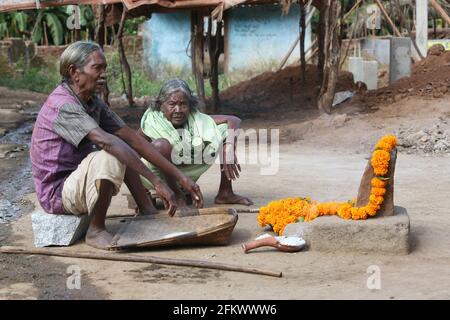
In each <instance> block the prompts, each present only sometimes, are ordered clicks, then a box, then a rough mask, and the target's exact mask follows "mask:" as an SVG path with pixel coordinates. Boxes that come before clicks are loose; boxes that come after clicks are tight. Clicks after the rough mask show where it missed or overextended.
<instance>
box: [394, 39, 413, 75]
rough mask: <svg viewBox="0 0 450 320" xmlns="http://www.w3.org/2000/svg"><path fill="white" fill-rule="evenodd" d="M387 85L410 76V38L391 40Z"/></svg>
mask: <svg viewBox="0 0 450 320" xmlns="http://www.w3.org/2000/svg"><path fill="white" fill-rule="evenodd" d="M390 55H391V59H390V60H391V62H390V64H389V84H394V83H395V82H397V81H398V80H400V79H401V78H404V77H409V76H410V75H411V38H395V37H394V38H391V50H390Z"/></svg>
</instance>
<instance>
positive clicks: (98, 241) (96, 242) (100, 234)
mask: <svg viewBox="0 0 450 320" xmlns="http://www.w3.org/2000/svg"><path fill="white" fill-rule="evenodd" d="M112 239H113V235H112V234H110V233H109V232H108V231H106V230H105V229H95V228H92V227H89V229H88V231H87V232H86V237H85V241H86V244H88V245H89V246H91V247H94V248H97V249H102V250H108V249H109V248H110V247H111V242H112Z"/></svg>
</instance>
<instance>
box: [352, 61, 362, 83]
mask: <svg viewBox="0 0 450 320" xmlns="http://www.w3.org/2000/svg"><path fill="white" fill-rule="evenodd" d="M362 63H363V59H362V58H360V57H350V58H348V71H350V72H351V73H352V74H353V81H354V82H355V83H356V82H358V81H362V80H363V77H362V75H363V66H362Z"/></svg>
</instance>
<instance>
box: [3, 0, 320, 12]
mask: <svg viewBox="0 0 450 320" xmlns="http://www.w3.org/2000/svg"><path fill="white" fill-rule="evenodd" d="M267 2H272V3H275V2H281V1H280V0H1V2H0V12H2V11H15V10H25V9H36V8H48V7H57V6H65V5H69V4H114V3H123V4H124V5H125V6H126V7H127V8H128V9H129V10H131V9H135V8H137V7H140V6H149V7H155V8H157V7H159V8H167V9H187V8H202V7H215V8H221V9H222V10H226V9H229V8H230V7H233V6H235V5H238V4H243V3H245V4H256V3H267ZM319 2H320V0H314V1H313V4H314V5H316V6H317V4H318V3H319Z"/></svg>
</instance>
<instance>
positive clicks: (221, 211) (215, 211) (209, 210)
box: [106, 207, 259, 219]
mask: <svg viewBox="0 0 450 320" xmlns="http://www.w3.org/2000/svg"><path fill="white" fill-rule="evenodd" d="M226 209H229V208H224V207H213V208H202V209H195V208H192V209H188V210H187V213H183V212H180V213H179V215H178V216H183V215H196V214H198V215H207V214H224V213H226ZM234 210H236V212H237V213H259V208H251V209H246V208H242V209H241V208H234ZM166 212H167V211H165V210H159V212H158V214H165V213H166ZM178 212H179V211H177V212H176V213H175V215H177V213H178ZM135 217H142V216H140V215H136V214H135V213H130V214H111V215H108V216H106V219H117V218H135Z"/></svg>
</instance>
